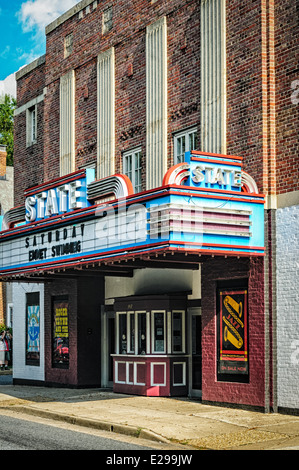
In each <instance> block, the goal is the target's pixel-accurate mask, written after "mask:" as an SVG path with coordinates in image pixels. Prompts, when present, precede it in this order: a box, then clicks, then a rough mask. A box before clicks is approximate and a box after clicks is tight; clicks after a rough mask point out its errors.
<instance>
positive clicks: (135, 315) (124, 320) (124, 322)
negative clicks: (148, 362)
mask: <svg viewBox="0 0 299 470" xmlns="http://www.w3.org/2000/svg"><path fill="white" fill-rule="evenodd" d="M116 318H117V336H118V337H117V344H118V354H145V353H146V345H147V338H146V336H147V327H146V312H118V313H117V317H116ZM136 332H137V336H136Z"/></svg>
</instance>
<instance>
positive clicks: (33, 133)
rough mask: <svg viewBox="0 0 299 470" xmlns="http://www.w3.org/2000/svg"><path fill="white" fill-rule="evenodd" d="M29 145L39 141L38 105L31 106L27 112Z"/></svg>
mask: <svg viewBox="0 0 299 470" xmlns="http://www.w3.org/2000/svg"><path fill="white" fill-rule="evenodd" d="M26 124H27V126H26V131H27V132H26V133H27V139H26V140H27V147H29V146H30V145H33V144H36V141H37V106H36V105H34V106H31V107H30V108H28V109H27V112H26Z"/></svg>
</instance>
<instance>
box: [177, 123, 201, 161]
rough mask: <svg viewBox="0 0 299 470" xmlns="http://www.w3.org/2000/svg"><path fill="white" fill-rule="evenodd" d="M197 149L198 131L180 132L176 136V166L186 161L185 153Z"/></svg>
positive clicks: (194, 129) (187, 130) (193, 129)
mask: <svg viewBox="0 0 299 470" xmlns="http://www.w3.org/2000/svg"><path fill="white" fill-rule="evenodd" d="M196 148H197V129H196V127H193V128H192V129H186V130H184V131H182V132H178V133H177V134H175V136H174V164H175V165H176V164H177V163H182V162H183V161H184V160H185V152H190V151H191V150H196Z"/></svg>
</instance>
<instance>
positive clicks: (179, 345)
mask: <svg viewBox="0 0 299 470" xmlns="http://www.w3.org/2000/svg"><path fill="white" fill-rule="evenodd" d="M172 351H173V352H174V353H183V352H185V312H183V311H177V310H173V312H172Z"/></svg>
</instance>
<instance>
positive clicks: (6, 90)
mask: <svg viewBox="0 0 299 470" xmlns="http://www.w3.org/2000/svg"><path fill="white" fill-rule="evenodd" d="M5 94H7V95H11V96H13V97H14V98H15V97H16V79H15V74H14V73H12V74H11V75H9V76H8V77H6V78H5V80H0V98H1V95H5Z"/></svg>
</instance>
